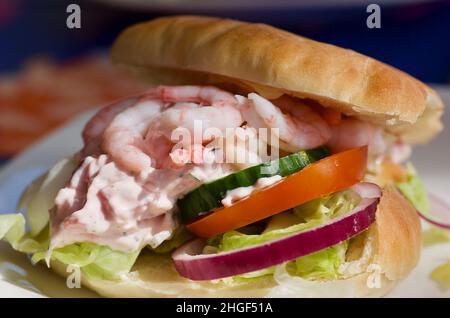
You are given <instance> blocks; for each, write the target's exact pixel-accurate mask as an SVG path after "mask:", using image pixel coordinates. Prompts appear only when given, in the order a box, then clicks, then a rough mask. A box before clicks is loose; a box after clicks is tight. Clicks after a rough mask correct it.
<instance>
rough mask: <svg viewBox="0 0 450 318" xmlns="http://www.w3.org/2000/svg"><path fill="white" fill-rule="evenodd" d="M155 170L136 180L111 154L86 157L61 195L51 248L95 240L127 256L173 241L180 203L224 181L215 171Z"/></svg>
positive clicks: (198, 168)
mask: <svg viewBox="0 0 450 318" xmlns="http://www.w3.org/2000/svg"><path fill="white" fill-rule="evenodd" d="M191 170H192V168H189V169H188V168H186V169H180V170H171V169H160V170H158V169H155V170H153V171H152V172H151V173H150V174H149V175H148V176H147V178H146V179H141V178H139V177H136V176H133V175H131V174H129V173H127V172H125V171H124V170H123V169H121V168H120V167H119V166H118V165H117V164H116V163H114V162H113V161H111V159H110V158H109V157H108V156H107V155H100V156H99V157H98V158H94V157H90V156H88V157H86V158H85V159H84V160H83V162H82V163H81V165H80V167H79V168H78V169H77V171H76V172H75V173H74V174H73V176H72V178H71V180H70V182H69V183H68V184H67V186H66V187H64V188H63V189H61V190H60V191H59V192H58V195H57V196H56V199H55V204H56V208H55V209H54V210H53V212H52V217H51V219H52V238H51V247H52V248H57V247H62V246H64V245H67V244H71V243H74V242H82V241H89V242H94V243H98V244H102V245H108V246H110V247H112V248H114V249H117V250H121V251H133V250H136V249H137V248H139V247H140V246H143V245H146V244H149V245H150V246H152V247H156V246H158V245H159V244H161V243H162V242H163V241H164V240H166V239H167V238H169V237H171V235H172V232H173V230H174V228H175V227H176V224H175V222H174V220H173V215H172V212H173V210H174V209H175V204H176V200H177V199H178V198H179V197H180V196H182V195H183V194H185V193H187V192H189V191H192V190H193V189H194V188H196V187H198V186H199V185H200V184H201V183H202V182H205V181H204V180H209V179H211V178H217V177H218V176H223V175H224V173H225V172H224V171H222V170H220V169H214V167H213V166H212V165H211V166H206V165H205V167H204V169H202V167H201V166H196V167H195V170H196V171H197V172H198V174H201V179H199V178H195V177H193V176H192V174H191V173H190V171H191Z"/></svg>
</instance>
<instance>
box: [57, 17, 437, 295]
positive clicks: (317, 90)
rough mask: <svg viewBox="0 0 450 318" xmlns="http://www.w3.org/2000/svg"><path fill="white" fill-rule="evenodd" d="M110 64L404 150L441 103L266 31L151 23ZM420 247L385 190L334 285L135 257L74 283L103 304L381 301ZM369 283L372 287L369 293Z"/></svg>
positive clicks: (364, 64)
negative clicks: (112, 277) (388, 140)
mask: <svg viewBox="0 0 450 318" xmlns="http://www.w3.org/2000/svg"><path fill="white" fill-rule="evenodd" d="M111 58H112V60H113V62H114V63H115V64H117V65H118V66H120V67H122V68H125V69H126V70H128V71H130V72H132V73H133V74H135V75H137V76H140V77H142V78H143V79H145V80H147V81H148V82H149V83H152V84H168V85H176V84H191V85H192V84H200V85H205V84H213V85H216V86H219V87H223V88H225V89H228V90H230V91H232V92H235V93H241V94H245V93H248V92H252V91H254V92H257V93H259V94H261V95H262V96H264V97H267V98H276V97H278V96H280V95H282V94H289V95H291V96H295V97H299V98H305V99H310V100H314V101H315V102H319V103H320V104H321V105H323V106H325V107H332V108H335V109H338V110H340V111H342V112H344V113H345V114H348V115H351V116H356V117H358V118H361V119H362V120H366V121H370V122H373V123H375V124H377V125H380V126H382V127H384V128H385V129H386V130H389V131H393V132H395V133H396V134H398V135H402V136H403V137H404V139H405V140H406V141H407V142H410V143H417V142H426V141H428V140H429V139H430V138H432V137H433V136H434V135H436V134H437V133H438V132H439V131H440V130H441V128H442V125H441V123H440V117H441V114H442V110H443V104H442V101H441V99H440V98H439V96H438V95H437V93H436V92H435V91H433V90H432V89H431V88H430V87H428V86H426V85H425V84H423V83H422V82H420V81H418V80H416V79H414V78H413V77H411V76H409V75H407V74H405V73H403V72H401V71H399V70H397V69H394V68H393V67H390V66H388V65H385V64H383V63H381V62H378V61H376V60H374V59H372V58H369V57H366V56H364V55H361V54H359V53H356V52H353V51H351V50H346V49H342V48H338V47H336V46H333V45H328V44H323V43H319V42H316V41H313V40H309V39H306V38H303V37H300V36H297V35H294V34H291V33H288V32H285V31H281V30H278V29H276V28H273V27H270V26H267V25H262V24H250V23H244V22H239V21H233V20H224V19H218V18H206V17H195V16H179V17H168V18H160V19H156V20H152V21H150V22H145V23H141V24H137V25H134V26H131V27H130V28H128V29H126V30H125V31H124V32H123V33H122V34H121V35H120V36H119V38H118V39H117V41H116V42H115V44H114V46H113V48H112V51H111ZM417 127H420V129H417ZM420 247H421V229H420V221H419V218H418V216H417V213H416V211H415V209H414V208H413V207H412V206H411V205H410V204H409V202H408V201H407V200H406V199H405V198H404V197H403V196H402V195H401V194H400V193H399V192H398V191H397V190H396V189H395V188H394V187H393V186H391V185H386V186H385V187H384V188H383V196H382V198H381V201H380V204H379V206H378V210H377V214H376V222H375V223H374V224H373V225H371V226H370V227H369V229H368V230H367V231H366V232H364V234H361V235H360V236H359V239H357V240H352V241H351V244H350V246H349V249H348V251H347V262H346V264H344V266H343V267H342V269H341V270H342V278H341V279H339V280H334V281H315V282H311V281H305V280H302V279H300V278H298V277H294V278H293V277H289V276H286V273H277V274H276V275H274V276H273V277H272V276H267V277H264V278H260V279H258V280H252V281H247V282H229V283H226V284H225V283H218V282H214V281H206V282H194V281H190V280H188V279H185V278H183V277H181V276H180V275H178V274H177V272H176V271H175V268H174V266H173V264H172V261H171V259H170V256H169V255H158V254H153V253H151V252H150V251H144V253H142V255H140V256H139V258H138V261H137V263H136V264H135V265H134V267H133V270H132V271H131V272H130V273H129V274H127V275H125V276H123V277H122V278H121V280H119V281H106V280H90V279H88V278H86V277H83V279H82V281H83V284H84V285H85V286H87V287H88V288H90V289H92V290H94V291H96V292H98V293H99V294H100V295H103V296H110V297H264V296H268V297H282V296H287V297H327V296H338V297H340V296H349V297H375V296H382V295H385V294H386V293H387V292H388V291H390V290H391V289H392V288H393V287H394V286H395V284H396V283H397V282H398V281H399V280H401V279H403V278H404V277H405V276H406V275H407V274H408V273H409V272H410V271H411V269H412V268H414V266H415V265H416V264H417V262H418V259H419V254H420ZM52 268H53V269H54V270H56V271H57V272H58V273H60V274H61V275H66V271H65V266H64V265H63V264H61V263H53V264H52ZM280 268H281V267H280ZM280 277H281V278H282V280H283V282H282V283H280V279H281V278H280ZM290 280H292V283H291V284H287V283H286V281H290ZM377 283H379V284H380V286H378V287H379V288H377V286H372V285H376V284H377Z"/></svg>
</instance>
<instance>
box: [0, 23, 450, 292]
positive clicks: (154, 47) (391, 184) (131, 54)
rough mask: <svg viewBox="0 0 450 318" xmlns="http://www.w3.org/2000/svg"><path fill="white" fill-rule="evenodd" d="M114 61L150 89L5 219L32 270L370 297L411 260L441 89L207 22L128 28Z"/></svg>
mask: <svg viewBox="0 0 450 318" xmlns="http://www.w3.org/2000/svg"><path fill="white" fill-rule="evenodd" d="M111 60H112V62H113V63H114V64H115V65H116V66H117V67H119V68H121V69H124V70H126V71H127V72H129V73H130V74H133V75H134V76H136V77H138V78H140V79H142V80H143V81H145V82H147V83H148V85H149V86H148V87H149V88H148V90H147V91H144V92H143V93H142V94H141V95H138V96H131V97H130V98H127V99H124V100H120V101H117V102H115V103H113V104H111V105H107V106H105V107H103V108H101V109H100V110H99V111H98V112H97V114H95V115H94V116H93V117H92V118H91V119H90V121H89V122H88V123H87V124H86V126H85V128H84V130H83V131H82V132H81V134H82V137H83V141H84V146H83V148H82V149H80V150H79V151H78V152H77V153H75V154H74V155H73V156H70V157H68V158H63V159H61V160H60V161H58V162H57V163H56V164H55V165H54V166H53V167H52V168H51V169H50V170H49V171H48V172H47V173H45V174H43V175H42V176H40V177H39V178H37V179H36V180H35V181H34V182H33V183H32V184H31V185H30V186H29V187H28V188H27V189H26V190H25V192H24V193H23V195H22V197H21V199H20V202H19V204H18V211H25V213H24V215H25V216H24V215H23V214H21V213H15V214H9V215H1V216H0V239H3V240H6V241H8V242H9V243H10V244H11V246H12V247H13V248H14V249H16V250H18V251H21V252H23V253H26V254H29V255H31V261H32V262H34V263H38V262H41V263H43V264H46V266H47V267H48V268H50V269H51V270H54V271H56V272H57V273H59V274H61V275H63V276H68V275H70V273H71V271H72V270H73V269H74V268H75V269H78V270H79V272H80V275H81V280H82V284H83V285H84V286H86V287H87V288H90V289H92V290H94V291H96V292H97V293H98V294H100V295H102V296H107V297H333V296H338V297H377V296H383V295H385V294H386V293H388V292H389V291H390V290H391V289H392V288H393V287H394V286H395V285H396V284H397V283H398V282H399V281H401V280H402V279H404V278H405V277H406V276H407V275H408V274H409V273H410V272H411V270H412V269H413V268H414V267H415V266H416V264H417V262H418V260H419V257H420V249H421V225H420V220H419V217H418V213H417V211H424V210H426V209H427V208H428V201H427V194H426V189H425V187H424V185H423V183H422V182H421V181H420V178H419V176H418V173H417V171H416V170H415V169H414V166H413V165H412V163H410V162H409V157H410V154H411V147H412V146H413V145H415V144H420V143H422V144H423V143H426V142H428V141H429V140H431V139H432V138H433V137H434V136H436V135H437V134H438V133H439V131H440V130H441V129H442V123H441V121H440V117H441V115H442V113H443V103H442V101H441V99H440V97H439V96H438V94H437V93H436V92H435V91H434V90H433V89H432V88H430V87H429V86H427V85H425V84H424V83H422V82H420V81H418V80H417V79H415V78H413V77H411V76H409V75H408V74H405V73H403V72H401V71H399V70H397V69H395V68H393V67H391V66H388V65H386V64H383V63H381V62H379V61H376V60H374V59H372V58H370V57H367V56H364V55H361V54H359V53H356V52H354V51H351V50H348V49H343V48H339V47H336V46H333V45H329V44H324V43H320V42H316V41H313V40H310V39H307V38H304V37H301V36H298V35H294V34H292V33H288V32H285V31H282V30H279V29H276V28H273V27H271V26H268V25H264V24H252V23H245V22H240V21H234V20H228V19H219V18H211V17H200V16H173V17H163V18H158V19H155V20H151V21H148V22H144V23H139V24H136V25H133V26H131V27H129V28H127V29H126V30H125V31H123V32H122V33H121V34H120V35H119V37H118V39H117V40H116V41H115V43H114V44H113V47H112V50H111ZM26 224H27V227H26V226H25V225H26ZM26 228H27V230H26ZM69 266H70V268H69Z"/></svg>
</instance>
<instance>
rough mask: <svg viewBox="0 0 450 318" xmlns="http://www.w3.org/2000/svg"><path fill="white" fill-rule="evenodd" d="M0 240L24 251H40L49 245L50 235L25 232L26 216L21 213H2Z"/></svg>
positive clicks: (0, 217)
mask: <svg viewBox="0 0 450 318" xmlns="http://www.w3.org/2000/svg"><path fill="white" fill-rule="evenodd" d="M0 240H4V241H6V242H8V243H9V244H11V246H12V247H13V248H14V249H15V250H17V251H19V252H22V253H36V252H40V251H43V250H46V249H47V246H48V235H47V237H46V235H37V236H35V237H32V236H31V235H30V234H25V218H24V217H23V215H22V214H20V213H16V214H2V215H0Z"/></svg>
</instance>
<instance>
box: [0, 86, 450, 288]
mask: <svg viewBox="0 0 450 318" xmlns="http://www.w3.org/2000/svg"><path fill="white" fill-rule="evenodd" d="M437 89H438V90H439V92H440V93H441V95H442V97H443V98H444V101H446V104H447V105H450V88H448V87H437ZM91 115H92V112H91V113H88V114H84V115H82V116H81V117H79V118H78V119H76V120H74V121H73V122H72V123H70V124H69V125H67V126H65V127H63V128H61V129H59V130H57V131H55V132H54V133H53V134H51V135H49V136H47V137H46V138H44V139H43V140H41V141H40V142H38V143H36V144H35V145H34V146H33V147H31V148H29V149H28V150H27V151H25V152H24V153H22V154H20V155H19V156H18V157H16V158H15V159H14V160H12V161H11V162H10V163H8V164H7V165H6V166H5V167H4V169H3V170H2V171H0V213H8V212H9V213H11V212H14V209H15V205H16V202H17V200H18V198H19V195H20V193H21V192H22V190H23V189H24V188H25V187H26V185H27V184H29V183H30V181H31V180H33V179H34V178H35V177H36V176H38V175H39V174H40V173H42V172H43V171H45V170H46V169H48V168H49V167H50V166H51V165H52V164H53V163H54V162H55V161H57V160H58V159H59V158H62V157H64V156H67V155H70V154H72V153H74V152H75V151H76V150H78V149H80V147H81V138H80V132H81V129H82V127H83V125H84V123H85V122H86V121H87V119H88V118H90V116H91ZM444 122H445V123H447V126H450V113H446V114H445V116H444ZM449 158H450V129H447V130H445V131H444V132H443V133H442V134H441V135H440V136H439V137H438V138H436V139H435V140H434V141H433V142H432V143H430V144H429V145H427V146H424V147H417V148H416V149H415V150H414V155H413V162H414V164H415V165H416V167H417V169H418V170H419V171H420V174H421V176H422V177H423V179H424V182H425V183H426V185H427V187H428V189H429V190H430V191H431V192H433V193H435V194H436V195H438V196H440V197H441V198H443V199H444V200H446V201H447V202H450V160H449ZM449 258H450V244H440V245H435V246H432V247H429V248H425V249H424V250H423V253H422V257H421V261H420V263H419V265H418V266H417V267H416V268H415V269H414V271H413V272H412V273H411V275H410V276H408V278H407V279H406V280H405V281H403V282H401V283H400V284H399V285H398V286H397V287H396V289H395V290H394V291H393V292H391V293H390V294H389V296H390V297H450V290H446V291H443V290H440V289H439V288H438V287H437V286H436V284H435V283H434V282H433V281H431V280H430V279H429V277H428V276H429V274H430V272H431V271H432V270H433V268H435V267H436V266H437V265H439V264H440V263H442V262H443V261H445V260H448V259H449ZM40 296H59V297H92V296H95V294H94V293H91V292H89V291H87V290H85V289H69V288H67V287H66V284H65V280H64V279H62V278H60V277H58V276H56V275H55V274H53V273H52V272H50V271H48V270H46V269H45V268H44V266H43V265H37V266H33V265H31V264H30V262H29V261H28V259H27V257H26V256H24V255H23V254H20V253H17V252H14V251H12V250H11V249H10V248H9V246H8V245H7V244H4V243H0V297H40Z"/></svg>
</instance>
